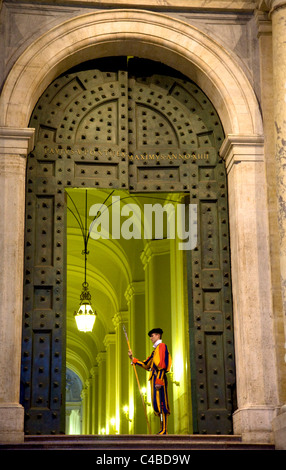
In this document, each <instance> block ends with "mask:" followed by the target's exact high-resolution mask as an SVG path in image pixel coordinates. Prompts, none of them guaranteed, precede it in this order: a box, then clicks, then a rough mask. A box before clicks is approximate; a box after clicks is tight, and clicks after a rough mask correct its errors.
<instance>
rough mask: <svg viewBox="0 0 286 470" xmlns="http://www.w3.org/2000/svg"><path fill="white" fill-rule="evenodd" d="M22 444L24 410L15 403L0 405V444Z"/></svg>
mask: <svg viewBox="0 0 286 470" xmlns="http://www.w3.org/2000/svg"><path fill="white" fill-rule="evenodd" d="M21 442H24V408H23V407H22V406H21V405H19V404H17V403H5V404H0V443H1V444H18V443H21Z"/></svg>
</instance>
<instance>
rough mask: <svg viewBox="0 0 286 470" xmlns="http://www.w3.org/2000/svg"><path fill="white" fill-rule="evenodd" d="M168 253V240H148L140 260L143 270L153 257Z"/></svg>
mask: <svg viewBox="0 0 286 470" xmlns="http://www.w3.org/2000/svg"><path fill="white" fill-rule="evenodd" d="M169 251H170V240H169V239H168V238H164V239H162V240H161V239H158V240H149V241H148V242H147V243H146V245H145V248H144V250H143V251H142V254H141V256H140V259H141V261H142V264H143V269H144V270H145V269H146V267H147V266H148V263H149V262H150V260H151V259H152V258H153V256H155V255H164V254H166V253H168V252H169Z"/></svg>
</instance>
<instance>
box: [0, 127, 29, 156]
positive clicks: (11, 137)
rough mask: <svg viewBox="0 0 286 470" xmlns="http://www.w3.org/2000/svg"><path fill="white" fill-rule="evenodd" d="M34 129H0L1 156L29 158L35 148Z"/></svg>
mask: <svg viewBox="0 0 286 470" xmlns="http://www.w3.org/2000/svg"><path fill="white" fill-rule="evenodd" d="M34 133H35V129H32V128H22V129H21V128H13V127H0V155H7V154H8V155H14V154H16V155H23V156H27V155H28V154H29V153H30V152H31V150H32V149H33V147H34Z"/></svg>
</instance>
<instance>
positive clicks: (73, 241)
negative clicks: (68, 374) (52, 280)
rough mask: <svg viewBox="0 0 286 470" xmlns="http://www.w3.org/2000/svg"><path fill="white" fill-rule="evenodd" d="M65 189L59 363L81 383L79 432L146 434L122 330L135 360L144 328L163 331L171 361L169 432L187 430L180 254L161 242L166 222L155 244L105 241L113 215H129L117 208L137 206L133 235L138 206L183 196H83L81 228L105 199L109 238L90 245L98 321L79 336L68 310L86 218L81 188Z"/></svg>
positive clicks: (80, 266) (146, 349)
mask: <svg viewBox="0 0 286 470" xmlns="http://www.w3.org/2000/svg"><path fill="white" fill-rule="evenodd" d="M67 191H68V194H67V206H68V208H69V209H68V210H67V260H66V261H67V262H66V268H67V352H66V361H67V367H68V368H69V369H71V370H72V371H73V372H75V373H76V374H77V375H78V377H79V378H80V380H81V382H82V384H83V390H82V394H81V396H82V416H83V423H82V433H83V434H98V433H99V434H101V433H109V434H114V433H120V434H128V433H130V434H133V433H136V434H145V433H147V424H146V419H145V414H144V409H143V406H142V401H141V397H140V394H139V391H138V386H137V382H136V379H135V376H134V371H133V368H132V367H131V366H130V360H129V358H128V356H127V343H126V339H125V336H124V333H123V328H122V326H123V324H124V325H126V327H127V330H128V335H129V340H130V343H131V347H132V349H133V353H134V355H135V356H136V357H139V358H141V359H145V358H146V357H147V356H148V355H149V354H150V352H151V351H152V344H151V343H150V340H149V338H148V336H147V332H148V331H149V329H151V328H153V327H158V326H160V327H162V328H163V330H164V336H163V340H164V341H165V342H166V343H167V344H168V347H169V349H170V351H171V354H172V357H173V368H172V373H171V374H170V375H169V394H170V402H171V409H172V414H171V417H170V422H169V433H190V432H192V418H191V404H190V402H191V401H190V376H189V363H188V357H189V346H188V336H187V332H188V323H187V318H188V315H187V302H186V298H187V296H186V285H185V281H184V279H186V276H185V275H184V269H185V264H184V256H185V255H184V251H182V250H179V249H178V240H177V239H168V238H166V233H167V232H166V228H167V224H166V220H165V224H164V233H163V237H162V239H157V240H155V239H144V232H143V231H142V232H141V234H142V237H141V238H137V239H134V238H131V239H130V240H126V239H124V238H123V237H122V236H121V237H120V238H118V239H114V238H111V235H112V227H113V225H112V223H114V224H115V223H116V221H118V220H119V219H118V217H119V215H121V223H123V222H124V221H127V220H130V214H132V215H133V213H132V212H131V213H130V212H129V215H126V216H125V217H124V216H122V213H123V212H124V211H123V212H122V208H123V207H125V210H126V211H127V212H126V214H127V213H128V206H127V205H128V204H136V205H137V207H138V208H140V211H141V217H140V216H138V214H137V217H135V216H134V218H133V222H134V225H137V227H136V230H137V232H136V233H138V231H140V230H141V229H142V230H143V228H144V227H143V225H144V224H143V223H144V217H143V211H144V209H143V208H144V204H156V203H158V202H159V203H160V204H162V205H163V204H167V203H172V204H173V205H174V207H176V203H177V202H182V201H183V193H181V194H178V193H170V194H167V193H163V194H162V193H161V194H160V195H156V194H154V193H145V194H144V195H143V194H137V193H136V194H129V193H128V192H127V191H115V192H113V193H112V195H113V196H119V197H120V201H119V202H118V203H116V204H113V205H110V206H109V204H110V203H111V191H108V190H103V189H102V190H95V189H90V190H88V192H87V201H88V204H87V207H88V216H87V223H88V226H90V224H91V222H92V221H93V218H94V217H93V216H91V215H89V212H90V208H91V207H92V206H93V205H94V204H102V203H104V202H105V201H106V198H107V197H108V195H109V199H108V201H107V202H106V206H109V212H108V214H109V222H110V224H109V231H110V232H109V235H108V234H107V233H106V232H104V227H102V229H103V232H102V235H105V237H107V236H109V238H108V239H107V238H105V239H104V238H99V239H97V240H95V239H93V238H92V237H90V239H89V243H88V251H89V255H88V262H87V281H88V283H89V287H90V292H91V295H92V305H93V307H94V309H95V310H96V312H97V318H96V322H95V325H94V328H93V331H92V332H91V333H82V332H79V331H78V330H77V328H76V323H75V319H74V311H75V310H76V309H77V308H78V305H79V296H80V292H81V286H82V282H83V276H84V256H83V255H82V250H83V238H82V233H81V230H80V227H79V224H78V220H79V217H80V218H81V219H82V220H83V221H84V217H85V190H83V189H69V190H67ZM75 207H76V210H77V211H78V212H76V211H75ZM71 211H73V214H72V212H71ZM75 214H76V217H75ZM112 217H113V219H112ZM133 230H134V226H130V231H133ZM138 376H139V380H140V385H141V388H142V389H143V391H145V389H146V396H145V401H146V405H145V406H146V409H147V412H148V419H149V421H150V423H151V427H152V432H156V431H157V430H158V427H159V421H158V418H156V417H155V416H153V412H152V409H151V406H150V404H149V403H150V390H149V384H148V373H146V372H145V371H144V370H142V369H139V370H138ZM126 407H128V411H126V410H127V408H126ZM124 408H125V410H124ZM174 416H176V419H175V420H174Z"/></svg>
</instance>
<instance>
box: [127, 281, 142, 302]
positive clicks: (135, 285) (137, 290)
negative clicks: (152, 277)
mask: <svg viewBox="0 0 286 470" xmlns="http://www.w3.org/2000/svg"><path fill="white" fill-rule="evenodd" d="M136 294H145V281H134V282H130V284H128V286H127V289H126V291H125V293H124V296H125V298H126V300H127V303H129V302H130V300H131V299H132V297H133V296H134V295H136Z"/></svg>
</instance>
